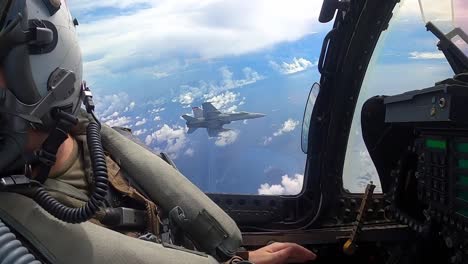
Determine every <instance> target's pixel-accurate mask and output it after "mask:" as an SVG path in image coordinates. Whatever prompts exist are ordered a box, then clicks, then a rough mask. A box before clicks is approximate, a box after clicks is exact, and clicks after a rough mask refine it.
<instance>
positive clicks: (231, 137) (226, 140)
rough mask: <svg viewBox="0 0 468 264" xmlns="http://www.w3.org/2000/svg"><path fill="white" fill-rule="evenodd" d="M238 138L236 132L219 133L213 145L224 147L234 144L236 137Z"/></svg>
mask: <svg viewBox="0 0 468 264" xmlns="http://www.w3.org/2000/svg"><path fill="white" fill-rule="evenodd" d="M238 136H239V132H238V131H234V130H228V131H223V132H221V133H219V135H218V137H217V138H216V141H215V144H216V146H218V147H225V146H227V145H231V144H232V143H234V142H236V140H237V137H238Z"/></svg>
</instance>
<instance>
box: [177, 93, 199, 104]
mask: <svg viewBox="0 0 468 264" xmlns="http://www.w3.org/2000/svg"><path fill="white" fill-rule="evenodd" d="M194 100H195V94H194V93H193V92H186V93H183V94H181V95H179V99H178V100H176V101H178V102H179V103H181V104H183V105H185V107H190V104H192V103H193V101H194Z"/></svg>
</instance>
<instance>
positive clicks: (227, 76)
mask: <svg viewBox="0 0 468 264" xmlns="http://www.w3.org/2000/svg"><path fill="white" fill-rule="evenodd" d="M219 71H220V73H221V81H219V82H216V81H209V82H207V81H199V82H198V86H190V85H182V86H181V89H182V90H183V91H184V92H183V93H181V94H180V95H179V96H178V97H177V98H174V99H173V100H172V101H173V102H179V103H180V104H182V105H183V106H184V107H190V105H191V104H192V103H193V102H194V101H195V100H197V99H201V98H203V99H204V100H205V101H209V100H213V101H214V103H217V102H219V103H220V104H222V102H221V101H223V100H229V98H216V96H218V95H219V94H220V93H222V92H225V91H227V90H231V89H235V88H239V87H243V86H246V85H249V84H253V83H255V82H257V81H260V80H263V79H264V78H265V77H264V76H262V75H260V74H259V73H258V72H256V71H254V70H252V69H251V68H249V67H246V68H244V69H243V70H242V75H243V76H242V77H241V78H240V79H235V78H234V73H233V72H231V71H230V70H229V68H228V67H221V68H220V69H219ZM233 95H234V94H233V93H225V94H224V95H223V96H231V97H232V96H233ZM237 96H238V94H236V100H237ZM243 100H244V99H243ZM234 110H235V109H234Z"/></svg>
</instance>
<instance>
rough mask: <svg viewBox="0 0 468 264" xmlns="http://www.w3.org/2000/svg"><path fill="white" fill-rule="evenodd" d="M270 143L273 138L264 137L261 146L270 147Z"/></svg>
mask: <svg viewBox="0 0 468 264" xmlns="http://www.w3.org/2000/svg"><path fill="white" fill-rule="evenodd" d="M272 141H273V138H272V137H265V138H264V139H263V145H264V146H267V145H270V144H271V142H272Z"/></svg>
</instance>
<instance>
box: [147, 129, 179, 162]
mask: <svg viewBox="0 0 468 264" xmlns="http://www.w3.org/2000/svg"><path fill="white" fill-rule="evenodd" d="M186 132H187V131H186V128H184V127H181V126H173V127H170V126H168V125H167V124H164V125H163V126H162V127H161V128H160V129H159V130H157V131H155V132H153V133H152V134H150V135H148V136H146V139H145V143H146V144H147V145H151V144H152V143H154V144H155V145H156V146H155V147H154V148H155V149H156V150H158V151H161V152H165V153H167V154H168V155H169V156H170V157H171V158H173V159H176V158H177V157H178V155H179V154H180V153H181V152H182V150H183V149H184V148H185V146H186V145H187V141H188V140H187V135H186Z"/></svg>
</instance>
